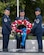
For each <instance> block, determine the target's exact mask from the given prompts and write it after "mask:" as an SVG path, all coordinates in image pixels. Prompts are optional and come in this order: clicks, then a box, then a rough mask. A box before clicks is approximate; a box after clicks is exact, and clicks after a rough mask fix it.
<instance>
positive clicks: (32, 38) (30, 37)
mask: <svg viewBox="0 0 44 55" xmlns="http://www.w3.org/2000/svg"><path fill="white" fill-rule="evenodd" d="M10 39H11V40H12V39H15V37H14V36H13V37H12V36H11V37H10ZM28 39H30V40H34V39H36V36H28ZM42 39H43V40H44V36H42Z"/></svg>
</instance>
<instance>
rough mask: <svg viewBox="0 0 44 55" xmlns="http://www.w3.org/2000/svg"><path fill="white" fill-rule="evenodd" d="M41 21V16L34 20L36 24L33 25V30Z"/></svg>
mask: <svg viewBox="0 0 44 55" xmlns="http://www.w3.org/2000/svg"><path fill="white" fill-rule="evenodd" d="M39 23H40V19H39V18H37V19H35V20H34V26H33V28H32V29H33V30H34V29H35V28H37V26H38V24H39Z"/></svg>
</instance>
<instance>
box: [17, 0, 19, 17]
mask: <svg viewBox="0 0 44 55" xmlns="http://www.w3.org/2000/svg"><path fill="white" fill-rule="evenodd" d="M17 17H19V0H17Z"/></svg>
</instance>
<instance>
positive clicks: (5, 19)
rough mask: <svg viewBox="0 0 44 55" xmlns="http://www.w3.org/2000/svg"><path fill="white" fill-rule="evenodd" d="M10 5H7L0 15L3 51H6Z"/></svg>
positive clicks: (9, 30) (9, 25)
mask: <svg viewBox="0 0 44 55" xmlns="http://www.w3.org/2000/svg"><path fill="white" fill-rule="evenodd" d="M9 15H10V7H7V8H6V9H5V11H4V16H3V17H2V35H3V51H4V52H6V51H8V43H9V36H10V33H11V19H10V17H9Z"/></svg>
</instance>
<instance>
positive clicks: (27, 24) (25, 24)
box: [11, 19, 32, 34]
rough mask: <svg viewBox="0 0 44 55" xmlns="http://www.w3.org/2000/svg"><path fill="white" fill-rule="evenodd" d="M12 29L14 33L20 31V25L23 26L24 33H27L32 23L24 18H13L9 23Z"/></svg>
mask: <svg viewBox="0 0 44 55" xmlns="http://www.w3.org/2000/svg"><path fill="white" fill-rule="evenodd" d="M11 27H12V30H13V31H14V32H16V33H18V32H20V33H22V30H21V29H20V27H25V28H26V30H27V31H26V33H27V34H29V33H30V32H31V29H32V24H31V23H30V22H29V21H27V20H26V19H25V20H15V21H14V22H12V24H11Z"/></svg>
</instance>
